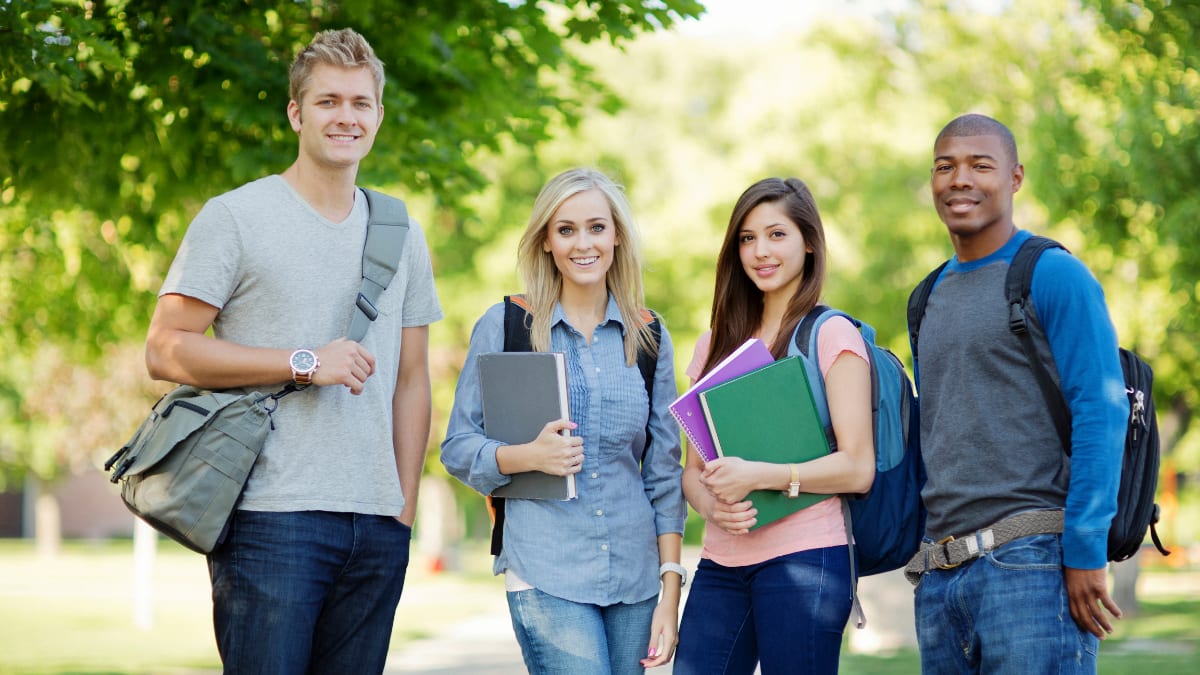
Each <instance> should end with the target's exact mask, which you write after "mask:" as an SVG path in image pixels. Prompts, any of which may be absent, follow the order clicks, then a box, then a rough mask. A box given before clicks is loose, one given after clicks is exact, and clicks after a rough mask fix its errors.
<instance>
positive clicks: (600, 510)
mask: <svg viewBox="0 0 1200 675" xmlns="http://www.w3.org/2000/svg"><path fill="white" fill-rule="evenodd" d="M596 515H598V516H602V515H604V509H596Z"/></svg>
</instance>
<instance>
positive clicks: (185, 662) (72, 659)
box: [0, 539, 504, 675]
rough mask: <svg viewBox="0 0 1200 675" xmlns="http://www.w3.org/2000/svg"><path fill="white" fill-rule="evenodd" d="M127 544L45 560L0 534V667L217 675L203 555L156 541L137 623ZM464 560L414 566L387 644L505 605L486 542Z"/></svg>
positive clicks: (81, 547)
mask: <svg viewBox="0 0 1200 675" xmlns="http://www.w3.org/2000/svg"><path fill="white" fill-rule="evenodd" d="M132 549H133V546H132V543H131V542H130V541H129V540H125V541H112V542H100V543H78V542H67V543H66V544H64V547H63V550H62V552H61V553H60V554H59V555H58V556H57V557H56V558H54V559H52V560H43V559H41V558H39V557H38V556H37V554H36V553H35V552H34V550H33V545H32V543H31V542H28V541H19V540H4V539H0V673H2V674H8V673H21V674H23V675H48V674H50V673H55V674H60V675H65V674H68V673H70V674H83V673H89V674H114V675H115V674H117V673H122V674H134V673H136V674H139V675H152V674H153V675H159V674H168V673H170V674H175V675H180V674H184V673H193V672H205V671H207V672H219V671H220V667H221V664H220V660H219V658H218V656H217V650H216V644H215V643H214V641H213V637H212V620H211V610H212V604H211V601H210V599H209V585H208V571H207V569H206V567H205V564H204V557H203V556H200V555H198V554H195V553H192V552H191V551H188V550H186V549H184V548H182V547H181V546H179V545H178V544H175V543H174V542H171V541H168V540H166V539H160V541H159V543H158V555H157V557H156V559H155V566H154V570H153V578H154V582H153V588H152V592H153V618H154V622H153V626H152V627H151V628H149V629H142V628H139V627H137V626H136V625H135V623H134V616H133V612H134V608H133V605H134V603H133V594H134V582H133V557H132ZM462 558H463V560H464V561H470V562H471V563H472V566H471V569H470V570H469V571H467V572H462V573H458V572H456V573H453V574H451V573H442V574H432V573H431V572H429V571H428V565H426V564H422V562H421V561H414V564H413V565H411V566H410V568H409V574H408V581H407V583H406V586H405V592H404V597H403V598H402V599H401V601H400V612H399V613H398V614H397V620H396V628H395V631H394V633H393V635H392V647H393V648H397V647H399V646H402V645H403V644H404V643H405V642H407V641H410V640H414V639H419V638H422V637H426V636H428V635H430V634H431V633H432V632H433V631H435V630H437V629H438V628H439V627H441V626H443V625H448V624H451V623H454V622H457V621H461V620H463V619H466V618H469V617H470V616H472V615H473V614H474V613H476V612H478V611H480V609H481V607H483V606H485V605H486V606H489V607H490V606H494V604H495V603H494V601H495V600H496V599H497V598H501V599H500V602H501V603H502V602H503V600H502V598H503V593H504V587H503V582H501V581H500V580H498V579H495V578H493V577H492V576H491V573H490V568H489V567H488V565H489V563H490V558H489V557H488V555H487V553H486V551H485V550H484V549H483V548H482V546H481V547H480V550H479V551H478V552H477V553H476V552H470V553H469V554H468V553H464V554H463V556H462ZM448 597H449V598H453V600H452V601H449V602H448V601H447V598H448ZM489 600H490V602H489Z"/></svg>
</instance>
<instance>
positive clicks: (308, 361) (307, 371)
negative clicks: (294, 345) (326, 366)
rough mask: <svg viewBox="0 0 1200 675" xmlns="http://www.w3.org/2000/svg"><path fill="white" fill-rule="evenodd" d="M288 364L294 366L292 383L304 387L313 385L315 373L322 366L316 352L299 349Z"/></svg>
mask: <svg viewBox="0 0 1200 675" xmlns="http://www.w3.org/2000/svg"><path fill="white" fill-rule="evenodd" d="M288 363H290V364H291V366H292V382H295V383H296V384H298V385H300V386H302V387H307V386H308V385H310V384H312V377H313V373H315V372H317V368H318V367H319V366H320V365H321V361H320V360H319V359H318V358H317V354H316V352H314V351H313V350H311V349H297V350H296V351H294V352H292V357H291V358H290V359H288Z"/></svg>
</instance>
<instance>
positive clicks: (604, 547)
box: [600, 544, 608, 551]
mask: <svg viewBox="0 0 1200 675" xmlns="http://www.w3.org/2000/svg"><path fill="white" fill-rule="evenodd" d="M600 550H601V551H607V550H608V544H600Z"/></svg>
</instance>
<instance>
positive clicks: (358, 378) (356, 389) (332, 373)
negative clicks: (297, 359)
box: [312, 338, 375, 396]
mask: <svg viewBox="0 0 1200 675" xmlns="http://www.w3.org/2000/svg"><path fill="white" fill-rule="evenodd" d="M316 353H317V360H318V361H319V362H320V363H321V365H320V366H318V367H317V371H316V372H315V373H313V379H312V381H313V384H318V385H322V386H327V385H331V384H340V385H343V386H345V387H347V388H348V389H349V390H350V393H351V394H354V395H355V396H357V395H358V394H361V393H362V390H363V385H364V384H365V383H366V381H367V378H368V377H370V376H371V375H373V374H374V373H375V357H374V356H372V355H371V352H369V351H367V349H366V347H363V346H362V345H360V344H359V343H357V342H354V341H351V340H348V339H346V338H338V339H336V340H334V341H333V342H330V343H329V344H327V345H325V346H324V347H321V348H320V349H318V350H316Z"/></svg>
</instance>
